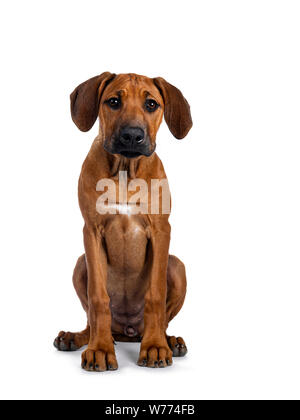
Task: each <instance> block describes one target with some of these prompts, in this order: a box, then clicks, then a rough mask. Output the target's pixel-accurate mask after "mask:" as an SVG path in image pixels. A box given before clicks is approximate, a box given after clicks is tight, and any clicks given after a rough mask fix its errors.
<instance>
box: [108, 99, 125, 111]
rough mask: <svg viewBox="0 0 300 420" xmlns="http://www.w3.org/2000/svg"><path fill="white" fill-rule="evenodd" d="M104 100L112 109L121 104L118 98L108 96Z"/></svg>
mask: <svg viewBox="0 0 300 420" xmlns="http://www.w3.org/2000/svg"><path fill="white" fill-rule="evenodd" d="M106 102H107V104H108V105H109V106H110V107H111V108H113V109H118V108H120V106H121V100H120V99H119V98H110V99H108V100H107V101H106Z"/></svg>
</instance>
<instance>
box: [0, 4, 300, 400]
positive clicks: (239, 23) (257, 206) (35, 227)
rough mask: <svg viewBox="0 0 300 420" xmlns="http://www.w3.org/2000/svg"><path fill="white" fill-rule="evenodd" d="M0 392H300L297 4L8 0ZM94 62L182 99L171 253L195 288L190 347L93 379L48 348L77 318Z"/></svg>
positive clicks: (186, 324)
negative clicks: (85, 115)
mask: <svg viewBox="0 0 300 420" xmlns="http://www.w3.org/2000/svg"><path fill="white" fill-rule="evenodd" d="M0 8H1V10H0V31H1V34H0V35H1V37H0V38H1V67H0V71H1V78H0V83H1V86H0V92H1V94H0V102H1V110H0V111H1V153H0V175H1V177H0V179H1V220H0V223H1V226H0V227H1V235H0V238H1V239H0V240H1V271H0V275H1V294H0V310H1V318H0V319H1V334H0V337H1V338H0V340H1V350H0V352H1V373H0V386H1V393H0V396H1V398H5V399H6V398H9V399H17V398H21V399H118V398H119V399H130V398H132V399H148V398H153V399H167V398H169V399H170V398H171V399H176V398H183V399H192V398H195V399H241V398H246V399H251V398H257V399H262V398H264V399H266V398H271V399H278V398H297V399H298V398H299V397H300V389H299V388H300V383H299V377H300V365H299V360H300V326H299V315H300V305H299V294H300V282H299V280H300V277H299V274H300V264H299V252H300V222H299V220H300V199H299V181H300V165H299V158H300V156H299V155H300V143H299V141H300V124H299V111H300V77H299V76H300V59H299V51H300V50H299V47H300V45H299V44H300V25H299V20H300V6H299V2H297V1H287V0H285V1H275V0H273V1H263V0H260V1H254V0H251V1H212V0H207V1H191V0H190V1H188V0H187V1H177V0H163V1H162V0H160V1H157V0H152V1H151V2H145V1H141V0H140V1H132V0H128V1H124V0H122V1H119V0H114V1H113V2H107V1H89V0H85V1H84V2H83V1H74V0H72V1H62V0H60V1H53V0H52V1H43V2H41V1H32V0H27V1H26V2H25V1H13V0H11V1H10V2H1V6H0ZM103 71H111V72H116V73H121V72H135V73H140V74H145V75H147V76H151V77H154V76H162V77H164V78H165V79H167V80H168V81H169V82H171V83H172V84H174V85H175V86H177V87H179V88H180V89H181V90H182V92H183V93H184V95H185V96H186V98H187V99H188V101H189V102H190V105H191V110H192V115H193V120H194V127H193V129H192V130H191V132H190V134H189V135H188V137H187V138H186V139H185V140H183V141H181V142H180V141H177V140H175V139H174V138H172V136H171V134H170V132H169V131H168V129H167V127H166V125H165V124H163V126H162V127H161V129H160V132H159V135H158V149H157V150H158V154H159V156H160V157H161V159H162V161H163V163H164V165H165V169H166V171H167V174H168V178H169V182H170V186H171V191H172V198H173V213H172V216H171V223H172V244H171V251H172V253H175V254H176V255H178V256H179V257H180V258H181V259H182V260H183V261H184V262H185V263H186V266H187V274H188V295H187V299H186V303H185V306H184V309H183V310H182V312H180V314H179V315H178V317H177V318H176V319H175V320H174V321H173V322H172V323H171V326H170V329H169V332H170V333H171V334H176V335H182V336H183V337H184V338H185V340H186V342H187V344H188V347H189V354H188V356H187V357H186V358H184V359H181V360H178V359H175V361H174V362H175V363H174V365H173V366H172V367H171V368H167V369H155V370H153V369H143V368H139V367H137V366H136V365H135V362H136V360H137V357H138V345H136V344H125V345H124V344H118V345H117V356H118V360H119V371H117V372H106V373H104V374H97V373H94V374H93V373H92V374H90V373H86V372H84V371H82V370H81V368H80V352H76V353H74V354H64V353H59V352H57V351H56V350H55V349H54V348H53V347H52V342H53V339H54V338H55V336H56V334H57V333H58V332H59V331H60V330H61V329H64V330H75V331H76V330H79V329H82V328H84V327H85V314H84V312H83V311H82V309H81V306H80V304H79V301H78V299H77V297H76V295H75V291H74V289H73V287H72V282H71V275H72V270H73V267H74V264H75V261H76V259H77V257H78V256H79V255H80V254H81V253H83V244H82V227H83V221H82V217H81V214H80V211H79V208H78V204H77V180H78V176H79V173H80V168H81V164H82V162H83V160H84V158H85V156H86V154H87V152H88V150H89V147H90V145H91V143H92V140H93V139H94V137H95V136H96V133H97V124H96V125H95V127H94V128H93V129H92V130H91V132H89V133H81V132H80V131H79V130H78V129H77V128H76V127H75V125H74V124H73V123H72V121H71V117H70V113H69V94H70V93H71V91H72V90H73V89H74V88H75V87H76V86H77V85H78V84H79V83H81V82H83V81H84V80H86V79H88V78H89V77H92V76H95V75H97V74H99V73H101V72H103Z"/></svg>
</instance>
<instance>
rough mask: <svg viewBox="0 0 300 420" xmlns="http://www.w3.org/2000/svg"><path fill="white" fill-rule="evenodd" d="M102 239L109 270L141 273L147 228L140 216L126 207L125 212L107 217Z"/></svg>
mask: <svg viewBox="0 0 300 420" xmlns="http://www.w3.org/2000/svg"><path fill="white" fill-rule="evenodd" d="M124 206H126V205H124ZM127 207H128V206H127ZM123 210H124V211H125V209H123ZM104 240H105V245H106V250H107V258H108V265H109V268H110V269H111V270H113V271H117V272H120V273H122V274H124V275H127V276H128V275H138V274H140V273H141V271H142V270H143V267H144V265H145V259H146V250H147V243H148V238H147V229H146V228H145V225H144V224H143V219H142V216H139V215H131V214H130V209H128V212H127V214H117V215H112V216H110V217H108V218H107V221H106V223H105V228H104Z"/></svg>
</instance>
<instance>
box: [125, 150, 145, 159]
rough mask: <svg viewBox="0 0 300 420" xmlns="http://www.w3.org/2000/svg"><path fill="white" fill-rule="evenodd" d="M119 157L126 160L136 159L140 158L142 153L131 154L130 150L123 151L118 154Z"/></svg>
mask: <svg viewBox="0 0 300 420" xmlns="http://www.w3.org/2000/svg"><path fill="white" fill-rule="evenodd" d="M120 155H122V156H124V157H126V158H131V159H132V158H137V157H139V156H142V153H140V152H132V151H130V150H124V151H122V152H120Z"/></svg>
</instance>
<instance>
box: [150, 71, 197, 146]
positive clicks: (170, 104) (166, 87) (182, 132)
mask: <svg viewBox="0 0 300 420" xmlns="http://www.w3.org/2000/svg"><path fill="white" fill-rule="evenodd" d="M153 81H154V84H155V85H156V87H157V88H158V90H159V91H160V94H161V95H162V97H163V100H164V104H165V113H164V116H165V120H166V123H167V125H168V127H169V129H170V131H171V133H172V134H173V136H174V137H176V138H177V139H183V137H185V136H186V135H187V133H188V132H189V131H190V129H191V128H192V125H193V122H192V117H191V112H190V106H189V104H188V102H187V100H186V99H185V97H184V96H183V95H182V93H181V92H180V90H179V89H177V88H176V87H175V86H173V85H171V84H170V83H168V82H167V81H166V80H164V79H163V78H162V77H156V78H155V79H153Z"/></svg>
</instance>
